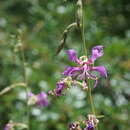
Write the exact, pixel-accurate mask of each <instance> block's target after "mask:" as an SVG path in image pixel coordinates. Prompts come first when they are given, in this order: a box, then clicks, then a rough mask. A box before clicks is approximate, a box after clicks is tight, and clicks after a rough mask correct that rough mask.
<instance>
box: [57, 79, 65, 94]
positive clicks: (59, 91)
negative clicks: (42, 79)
mask: <svg viewBox="0 0 130 130" xmlns="http://www.w3.org/2000/svg"><path fill="white" fill-rule="evenodd" d="M65 87H66V85H65V83H64V82H63V81H59V82H58V83H57V87H56V89H55V93H56V95H57V96H62V92H63V90H64V88H65Z"/></svg>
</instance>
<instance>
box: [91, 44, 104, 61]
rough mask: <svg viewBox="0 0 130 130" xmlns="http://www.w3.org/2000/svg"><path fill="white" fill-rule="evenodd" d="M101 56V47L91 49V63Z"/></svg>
mask: <svg viewBox="0 0 130 130" xmlns="http://www.w3.org/2000/svg"><path fill="white" fill-rule="evenodd" d="M101 56H103V46H102V45H98V46H95V47H93V48H92V57H91V59H92V61H93V62H94V61H95V60H96V59H97V58H99V57H101Z"/></svg>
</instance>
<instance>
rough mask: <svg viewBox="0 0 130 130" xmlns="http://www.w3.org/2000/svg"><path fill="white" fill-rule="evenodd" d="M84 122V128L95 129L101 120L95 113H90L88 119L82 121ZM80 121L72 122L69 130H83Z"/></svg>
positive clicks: (87, 129) (85, 129)
mask: <svg viewBox="0 0 130 130" xmlns="http://www.w3.org/2000/svg"><path fill="white" fill-rule="evenodd" d="M81 123H82V124H84V125H86V127H85V128H84V129H83V130H95V128H96V126H97V124H98V123H99V120H98V119H97V118H96V116H95V115H92V114H89V115H88V117H87V120H85V121H82V122H81ZM81 123H80V122H75V123H70V124H69V130H82V128H81V126H80V125H81Z"/></svg>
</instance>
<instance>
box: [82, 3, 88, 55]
mask: <svg viewBox="0 0 130 130" xmlns="http://www.w3.org/2000/svg"><path fill="white" fill-rule="evenodd" d="M81 33H82V40H83V48H84V53H85V55H87V49H86V43H85V31H84V8H83V2H82V23H81Z"/></svg>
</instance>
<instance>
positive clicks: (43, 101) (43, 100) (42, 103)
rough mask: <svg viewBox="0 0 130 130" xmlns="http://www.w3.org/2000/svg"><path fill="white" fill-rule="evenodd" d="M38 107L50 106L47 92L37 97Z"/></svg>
mask: <svg viewBox="0 0 130 130" xmlns="http://www.w3.org/2000/svg"><path fill="white" fill-rule="evenodd" d="M37 98H38V100H37V105H39V106H41V107H42V106H44V107H45V106H48V104H49V102H48V99H47V94H46V93H45V92H41V93H39V94H38V95H37Z"/></svg>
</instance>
